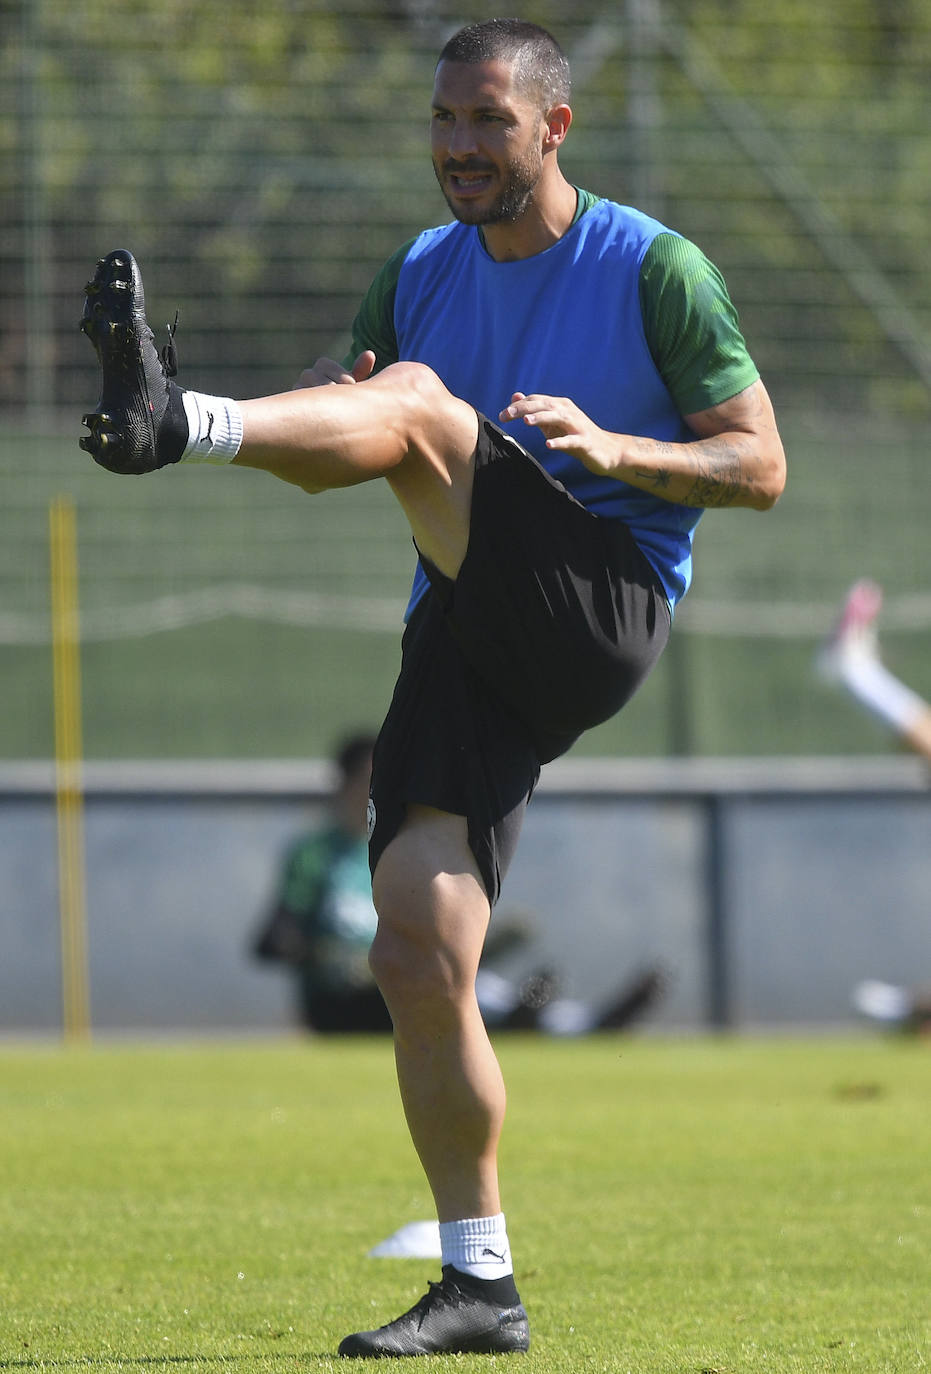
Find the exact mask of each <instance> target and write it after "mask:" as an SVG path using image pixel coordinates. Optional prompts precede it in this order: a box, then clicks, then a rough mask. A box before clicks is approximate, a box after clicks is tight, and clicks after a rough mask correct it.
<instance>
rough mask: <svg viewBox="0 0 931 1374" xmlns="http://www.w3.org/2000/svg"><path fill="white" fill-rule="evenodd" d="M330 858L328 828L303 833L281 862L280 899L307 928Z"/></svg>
mask: <svg viewBox="0 0 931 1374" xmlns="http://www.w3.org/2000/svg"><path fill="white" fill-rule="evenodd" d="M330 862H331V842H330V835H329V832H328V831H323V832H322V833H319V834H313V835H306V836H304V837H303V838H301V839H299V840H297V841H296V842H295V843H294V844H293V845H292V847H291V849H290V851H289V853H288V856H287V859H286V861H285V865H284V872H283V874H282V879H281V890H280V893H279V900H280V902H281V905H282V906H285V907H287V909H288V910H289V911H290V912H291V914H292V915H293V916H296V917H298V918H299V919H300V920H301V921H302V922H303V923H304V924H305V927H306V928H309V926H310V925H311V923H312V922H313V919H314V917H315V915H316V910H317V904H318V902H319V901H320V897H321V894H322V892H323V889H324V885H325V883H326V878H327V874H328V872H329V867H330Z"/></svg>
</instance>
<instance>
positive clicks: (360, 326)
mask: <svg viewBox="0 0 931 1374" xmlns="http://www.w3.org/2000/svg"><path fill="white" fill-rule="evenodd" d="M413 242H414V240H413V239H410V240H409V241H408V242H407V243H405V244H404V245H403V246H402V247H401V248H399V249H398V250H397V252H395V253H392V255H391V257H390V258H389V259H388V261H387V262H386V263H385V265H384V267H382V268H381V269H380V270H379V272H378V274H377V276H376V277H375V279H374V280H373V282H372V284H371V286H370V287H369V289H368V291H366V293H365V295H364V296H363V298H362V304H361V305H360V306H359V313H358V314H357V315H356V318H355V319H354V320H353V322H352V351H351V352H350V353H349V354H348V355H347V357H346V358H344V359H343V366H344V367H345V368H347V369H348V368H350V367H351V366H352V364H353V363H354V362H355V360H356V358H358V356H359V354H360V353H364V352H365V350H366V349H367V348H370V349H371V350H372V352H373V353H374V354H375V371H376V372H381V370H382V368H383V367H388V365H389V364H390V363H396V362H397V361H398V339H397V335H396V333H395V328H394V298H395V294H396V292H397V289H398V277H399V276H400V275H401V268H402V267H403V265H404V259H405V258H406V257H407V254H408V252H409V250H410V246H411V244H412V243H413Z"/></svg>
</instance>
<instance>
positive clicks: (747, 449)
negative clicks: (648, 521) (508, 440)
mask: <svg viewBox="0 0 931 1374" xmlns="http://www.w3.org/2000/svg"><path fill="white" fill-rule="evenodd" d="M682 418H683V420H684V421H685V424H686V426H687V427H688V429H689V430H690V431H691V432H692V434H693V435H694V436H695V437H694V438H692V439H687V440H685V441H684V442H679V443H674V442H672V441H669V440H665V439H650V438H646V437H642V436H639V435H634V434H613V433H611V432H610V431H609V430H606V429H600V428H599V427H598V425H596V424H595V423H594V421H592V420H590V419H589V418H588V416H587V415H586V414H585V412H584V411H582V410H580V409H579V407H578V406H577V405H576V404H575V402H574V401H570V400H568V399H567V398H566V397H564V396H527V395H525V394H524V392H522V391H515V393H514V395H513V396H512V397H511V404H510V405H509V406H507V407H506V408H505V409H504V410H502V412H501V414H500V416H499V419H500V420H501V422H502V423H506V422H507V421H508V420H523V421H524V423H525V424H528V425H535V426H536V427H537V428H538V429H539V430H541V431H542V433H543V434H544V435H545V437H546V447H547V448H550V449H559V450H561V451H562V452H564V453H569V454H571V455H572V457H573V458H577V459H578V460H579V462H580V463H582V464H584V466H585V467H587V468H588V470H589V472H594V473H596V474H597V475H598V476H601V477H613V478H614V479H615V480H617V481H620V482H626V483H628V485H629V486H632V487H637V488H638V489H639V490H640V491H647V492H651V493H652V494H653V495H655V496H658V497H659V498H660V500H662V501H674V502H677V503H678V504H679V505H683V506H696V507H703V506H745V507H747V508H749V509H751V510H769V509H770V508H771V507H772V506H774V505H775V504H776V502H777V501H778V499H779V497H780V495H781V494H782V490H783V487H784V486H785V480H786V459H785V453H784V452H783V448H782V440H781V439H780V437H779V431H778V430H777V428H776V419H775V416H774V415H773V407H772V403H771V401H770V399H769V396H768V395H767V392H766V388H765V387H764V385H763V383H762V382H761V381H756V382H753V383H751V385H750V386H748V387H746V388H745V390H743V391H739V392H738V393H737V395H736V396H731V397H730V399H729V400H727V401H722V402H721V404H720V405H716V406H712V407H711V408H710V409H708V410H699V411H696V412H695V413H694V414H691V415H683V417H682Z"/></svg>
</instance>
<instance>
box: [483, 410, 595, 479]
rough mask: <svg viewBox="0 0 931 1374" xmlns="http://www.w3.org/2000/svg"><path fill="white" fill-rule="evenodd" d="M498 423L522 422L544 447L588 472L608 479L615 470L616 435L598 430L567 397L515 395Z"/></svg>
mask: <svg viewBox="0 0 931 1374" xmlns="http://www.w3.org/2000/svg"><path fill="white" fill-rule="evenodd" d="M498 418H499V420H501V422H502V423H506V422H507V421H508V420H523V422H524V424H527V425H535V426H536V428H537V429H539V430H541V431H542V433H543V434H544V435H545V437H546V447H547V448H549V449H558V450H560V451H562V452H564V453H569V454H571V455H572V457H573V458H578V460H579V462H580V463H584V465H585V466H586V467H587V468H588V469H589V471H590V472H595V473H599V474H601V475H604V476H610V475H611V474H612V473H613V472H614V470H615V469H616V467H617V466H618V459H619V455H618V444H617V435H615V434H610V433H609V432H608V431H607V430H605V429H601V428H599V426H598V425H596V424H595V423H594V421H593V420H590V419H589V417H588V416H587V415H586V414H585V412H584V411H583V410H580V409H579V407H578V406H577V405H576V404H575V402H574V401H570V400H569V398H568V397H567V396H537V395H534V396H526V395H525V394H524V393H523V392H522V391H515V392H514V395H513V396H512V397H511V403H510V405H508V406H506V407H505V409H504V410H502V412H501V414H500V415H499V417H498Z"/></svg>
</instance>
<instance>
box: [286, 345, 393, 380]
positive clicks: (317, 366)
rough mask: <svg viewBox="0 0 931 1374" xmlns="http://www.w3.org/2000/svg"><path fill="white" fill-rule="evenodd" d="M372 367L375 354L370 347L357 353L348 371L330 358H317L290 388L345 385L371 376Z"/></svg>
mask: <svg viewBox="0 0 931 1374" xmlns="http://www.w3.org/2000/svg"><path fill="white" fill-rule="evenodd" d="M374 367H375V354H374V353H373V352H372V350H371V349H370V348H367V349H366V350H365V352H364V353H360V354H359V356H358V358H356V360H355V362H354V363H353V365H352V370H351V371H349V372H347V371H346V369H345V367H343V364H342V363H338V362H335V361H334V360H333V359H332V358H318V359H317V361H316V362H315V363H314V365H313V367H306V368H305V369H304V371H303V372H302V373H301V375H300V376H299V377H298V379H297V381H296V382H295V383H294V386H293V387H292V388H291V389H292V391H300V390H301V389H302V388H303V387H307V386H329V385H331V384H333V383H335V384H336V385H337V386H346V385H350V384H352V383H353V382H364V381H366V380H367V379H368V378H369V377H371V375H372V371H373V369H374Z"/></svg>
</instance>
